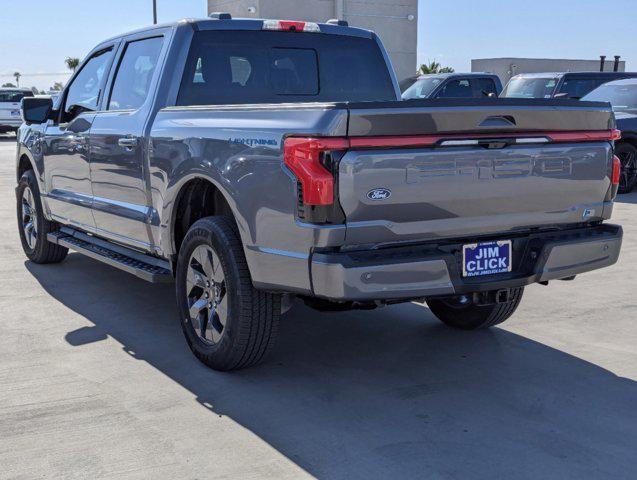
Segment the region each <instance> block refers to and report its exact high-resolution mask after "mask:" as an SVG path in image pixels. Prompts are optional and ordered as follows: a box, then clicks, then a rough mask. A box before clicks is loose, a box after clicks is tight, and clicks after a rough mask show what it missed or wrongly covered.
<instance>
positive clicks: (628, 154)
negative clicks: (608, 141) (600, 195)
mask: <svg viewBox="0 0 637 480" xmlns="http://www.w3.org/2000/svg"><path fill="white" fill-rule="evenodd" d="M615 155H617V156H618V157H619V160H620V161H621V164H622V170H621V176H620V177H619V193H628V192H630V191H631V190H632V189H633V188H635V184H637V148H635V147H634V146H633V145H632V144H630V143H625V142H624V143H620V144H618V145H617V146H616V147H615Z"/></svg>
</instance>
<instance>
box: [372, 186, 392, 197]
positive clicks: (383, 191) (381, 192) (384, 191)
mask: <svg viewBox="0 0 637 480" xmlns="http://www.w3.org/2000/svg"><path fill="white" fill-rule="evenodd" d="M389 197H391V190H389V189H388V188H375V189H373V190H370V191H369V192H367V198H369V199H370V200H387V199H388V198H389Z"/></svg>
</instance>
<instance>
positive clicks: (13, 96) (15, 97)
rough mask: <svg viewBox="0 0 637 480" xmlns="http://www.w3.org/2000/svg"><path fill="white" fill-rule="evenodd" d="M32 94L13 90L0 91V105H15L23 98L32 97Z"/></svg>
mask: <svg viewBox="0 0 637 480" xmlns="http://www.w3.org/2000/svg"><path fill="white" fill-rule="evenodd" d="M32 96H33V93H31V92H19V91H15V90H0V103H1V102H9V103H17V102H19V101H20V100H22V99H23V98H24V97H32Z"/></svg>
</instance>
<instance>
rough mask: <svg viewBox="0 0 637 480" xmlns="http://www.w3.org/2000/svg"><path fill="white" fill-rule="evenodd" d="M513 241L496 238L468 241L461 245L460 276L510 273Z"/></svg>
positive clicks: (471, 276) (472, 276)
mask: <svg viewBox="0 0 637 480" xmlns="http://www.w3.org/2000/svg"><path fill="white" fill-rule="evenodd" d="M512 247H513V242H511V240H497V241H492V242H479V243H469V244H466V245H463V247H462V276H463V277H464V278H474V277H482V276H486V275H499V274H503V273H511V271H512V270H513V248H512Z"/></svg>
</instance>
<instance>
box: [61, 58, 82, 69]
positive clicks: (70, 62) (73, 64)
mask: <svg viewBox="0 0 637 480" xmlns="http://www.w3.org/2000/svg"><path fill="white" fill-rule="evenodd" d="M64 62H65V63H66V68H68V69H69V70H71V71H73V72H74V71H75V69H76V68H77V66H78V65H79V64H80V59H79V58H75V57H66V60H64Z"/></svg>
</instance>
